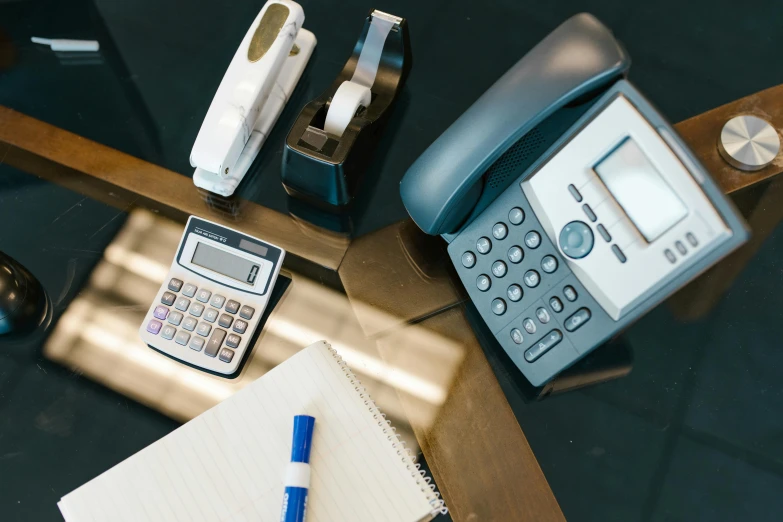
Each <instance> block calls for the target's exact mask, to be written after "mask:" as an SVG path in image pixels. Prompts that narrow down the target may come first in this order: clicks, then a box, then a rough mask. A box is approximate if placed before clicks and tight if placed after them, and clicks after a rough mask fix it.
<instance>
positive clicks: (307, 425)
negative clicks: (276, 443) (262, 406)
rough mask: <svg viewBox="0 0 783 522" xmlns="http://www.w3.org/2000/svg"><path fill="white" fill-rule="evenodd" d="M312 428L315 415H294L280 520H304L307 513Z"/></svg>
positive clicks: (287, 521) (290, 521)
mask: <svg viewBox="0 0 783 522" xmlns="http://www.w3.org/2000/svg"><path fill="white" fill-rule="evenodd" d="M313 428H315V417H311V416H309V415H296V416H295V417H294V441H293V443H292V444H291V462H290V463H289V464H288V468H287V469H286V473H285V494H284V495H283V512H282V513H281V514H280V522H304V519H305V516H306V514H307V488H309V487H310V449H311V448H312V445H313Z"/></svg>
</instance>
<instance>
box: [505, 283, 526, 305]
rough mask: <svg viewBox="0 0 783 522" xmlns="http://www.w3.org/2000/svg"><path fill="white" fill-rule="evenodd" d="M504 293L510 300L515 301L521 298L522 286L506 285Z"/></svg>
mask: <svg viewBox="0 0 783 522" xmlns="http://www.w3.org/2000/svg"><path fill="white" fill-rule="evenodd" d="M506 295H508V298H509V299H510V300H511V301H513V302H515V303H516V302H517V301H519V300H520V299H522V295H523V292H522V287H521V286H519V285H516V284H514V285H511V286H509V287H508V290H506Z"/></svg>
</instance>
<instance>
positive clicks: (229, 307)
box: [146, 278, 256, 363]
mask: <svg viewBox="0 0 783 522" xmlns="http://www.w3.org/2000/svg"><path fill="white" fill-rule="evenodd" d="M166 289H167V290H166V291H165V292H164V293H163V295H162V297H161V301H160V302H161V304H157V305H155V307H154V309H153V312H152V315H153V317H154V319H152V320H150V321H149V323H148V324H147V328H146V329H147V331H148V332H150V333H151V334H153V335H160V337H161V338H163V339H165V340H168V341H172V342H174V343H176V344H178V345H181V346H183V347H187V348H190V349H192V350H195V351H197V352H201V351H202V350H203V352H204V354H205V355H207V356H209V357H218V359H219V360H220V361H222V362H224V363H230V362H231V361H232V360H233V358H234V354H235V352H234V350H235V349H236V348H238V347H239V345H240V344H241V342H242V334H245V333H247V329H248V326H249V325H248V321H249V320H251V319H252V318H253V316H254V315H255V312H256V310H255V308H253V307H252V306H248V305H242V303H240V302H238V301H236V300H233V299H226V297H225V296H222V295H220V294H213V293H212V291H211V290H210V289H208V288H199V287H198V286H197V285H195V284H193V283H186V282H184V281H182V280H181V279H177V278H172V279H170V280H169V282H168V284H167V285H166ZM177 293H178V294H179V295H177ZM191 298H192V299H191ZM224 307H225V308H224ZM221 309H223V311H224V312H225V313H221ZM237 314H238V316H239V317H236V315H237ZM215 323H217V324H215ZM177 327H179V328H177Z"/></svg>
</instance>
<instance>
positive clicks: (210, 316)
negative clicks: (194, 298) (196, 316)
mask: <svg viewBox="0 0 783 522" xmlns="http://www.w3.org/2000/svg"><path fill="white" fill-rule="evenodd" d="M219 314H220V312H218V311H217V310H215V309H214V308H210V309H209V310H207V311H206V313H205V314H204V320H205V321H209V322H210V323H214V322H215V321H217V318H218V315H219Z"/></svg>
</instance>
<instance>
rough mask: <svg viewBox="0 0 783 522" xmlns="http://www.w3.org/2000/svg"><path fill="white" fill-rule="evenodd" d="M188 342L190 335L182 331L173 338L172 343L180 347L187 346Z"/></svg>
mask: <svg viewBox="0 0 783 522" xmlns="http://www.w3.org/2000/svg"><path fill="white" fill-rule="evenodd" d="M188 341H190V334H189V333H188V332H186V331H184V330H182V331H181V332H179V333H178V334H177V336H176V337H175V338H174V342H175V343H177V344H181V345H182V346H186V345H187V344H188Z"/></svg>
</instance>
